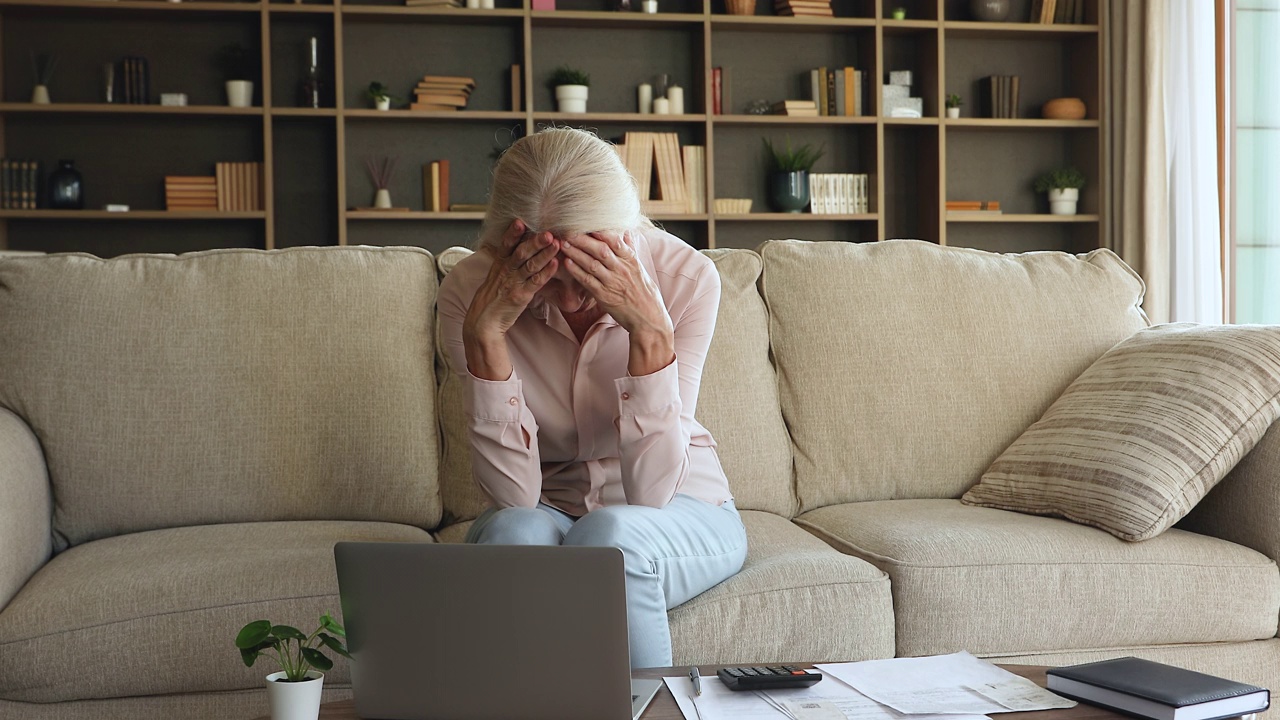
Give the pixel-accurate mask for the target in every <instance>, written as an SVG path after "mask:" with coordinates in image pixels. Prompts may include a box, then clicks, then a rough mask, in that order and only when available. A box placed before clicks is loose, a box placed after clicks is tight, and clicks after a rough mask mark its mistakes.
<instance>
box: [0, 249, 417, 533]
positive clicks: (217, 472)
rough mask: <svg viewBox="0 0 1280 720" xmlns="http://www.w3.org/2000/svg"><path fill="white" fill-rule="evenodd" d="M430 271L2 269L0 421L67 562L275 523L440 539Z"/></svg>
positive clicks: (350, 257)
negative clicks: (8, 422) (143, 534)
mask: <svg viewBox="0 0 1280 720" xmlns="http://www.w3.org/2000/svg"><path fill="white" fill-rule="evenodd" d="M435 296H436V277H435V271H434V263H433V261H432V258H431V255H430V254H428V253H426V252H425V251H422V250H418V249H415V248H349V247H333V248H294V249H289V250H279V251H271V252H264V251H257V250H215V251H209V252H200V253H192V254H189V255H181V256H173V255H131V256H123V257H119V258H115V259H112V260H101V259H98V258H94V257H92V256H89V255H82V254H67V255H49V256H46V257H35V258H13V259H8V260H5V261H4V262H3V263H0V367H2V368H4V372H3V373H0V406H3V407H6V408H8V409H10V410H12V411H13V412H15V413H17V414H18V415H19V416H21V417H22V418H23V419H24V420H25V421H26V422H27V423H28V424H29V425H30V426H31V428H32V429H33V430H34V431H35V433H36V435H37V436H38V437H39V438H40V441H41V444H42V446H43V448H44V452H45V457H46V459H47V461H48V465H49V476H50V480H51V482H52V484H53V492H54V496H55V497H56V498H57V507H56V511H55V515H54V530H55V532H56V533H57V534H58V539H59V546H60V547H65V546H66V545H68V544H72V545H74V544H77V543H82V542H86V541H88V540H92V539H95V538H101V537H106V536H110V535H117V534H122V533H127V532H136V531H140V530H150V529H157V528H164V527H177V526H185V525H200V524H212V523H221V522H249V521H266V520H372V521H386V522H399V523H406V524H412V525H418V526H421V527H434V526H435V525H436V524H437V523H438V522H439V516H440V501H439V490H438V486H437V484H436V470H437V459H436V445H437V439H436V421H435V408H434V402H433V398H434V395H435V383H434V378H433V376H432V367H431V353H432V348H431V342H432V340H431V337H432V336H431V331H432V317H433V316H432V313H431V307H432V305H433V304H434V302H435Z"/></svg>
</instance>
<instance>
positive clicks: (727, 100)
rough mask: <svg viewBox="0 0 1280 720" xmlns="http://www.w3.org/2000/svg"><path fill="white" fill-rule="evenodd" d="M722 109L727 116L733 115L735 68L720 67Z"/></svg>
mask: <svg viewBox="0 0 1280 720" xmlns="http://www.w3.org/2000/svg"><path fill="white" fill-rule="evenodd" d="M720 109H721V110H723V111H724V114H725V115H732V114H733V68H731V67H729V66H728V65H722V66H721V67H720Z"/></svg>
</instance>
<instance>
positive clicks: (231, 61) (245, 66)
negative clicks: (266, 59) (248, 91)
mask: <svg viewBox="0 0 1280 720" xmlns="http://www.w3.org/2000/svg"><path fill="white" fill-rule="evenodd" d="M215 62H216V64H217V66H218V69H220V70H221V71H222V75H223V76H224V77H225V78H226V79H227V80H253V78H254V77H255V76H257V74H258V58H257V57H256V56H255V55H254V54H253V53H251V52H249V48H247V47H245V46H244V45H241V44H240V43H230V44H228V45H223V46H222V49H221V50H219V51H218V56H217V58H216V59H215Z"/></svg>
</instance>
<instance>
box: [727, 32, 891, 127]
mask: <svg viewBox="0 0 1280 720" xmlns="http://www.w3.org/2000/svg"><path fill="white" fill-rule="evenodd" d="M875 47H876V33H875V30H874V28H862V29H855V30H853V31H846V32H839V33H828V34H822V35H814V36H812V37H806V38H805V39H804V42H802V43H801V42H791V43H785V42H765V43H761V42H760V38H759V37H758V36H756V35H755V34H753V33H752V32H751V31H750V28H747V27H745V26H737V27H733V28H725V29H724V30H722V31H719V32H714V33H712V36H711V64H712V65H713V66H723V67H724V68H726V69H727V70H728V71H729V78H728V79H727V80H726V81H725V90H724V93H725V95H726V96H727V97H729V98H730V101H729V103H728V104H727V105H726V107H725V110H726V111H728V112H726V113H725V114H724V115H719V116H716V118H715V119H716V120H719V119H721V118H734V117H754V118H761V120H759V122H758V123H749V124H775V123H776V124H780V125H809V124H814V125H824V124H839V123H850V124H858V123H865V122H869V120H868V118H870V117H872V115H873V113H874V111H875V107H876V101H875V95H876V92H875V90H874V88H875V87H878V85H879V83H878V81H877V80H876V72H875V67H876V52H875ZM821 67H826V68H843V67H853V68H856V69H857V70H858V71H859V72H866V75H865V84H866V85H867V86H868V87H865V88H864V94H863V109H864V111H865V112H867V113H868V114H867V115H862V116H855V117H841V116H817V117H794V116H788V115H776V116H766V115H759V116H746V115H743V114H742V110H743V109H744V108H745V107H746V106H747V104H748V103H749V102H751V101H753V100H765V101H768V102H769V103H770V104H772V103H776V102H778V101H780V100H784V99H786V100H797V99H803V100H809V99H812V89H811V86H810V80H809V77H810V72H811V71H812V70H814V69H815V68H821ZM766 117H768V118H779V119H778V120H764V119H763V118H766ZM797 121H798V122H797ZM729 122H730V123H735V122H737V123H744V122H745V121H741V120H730V121H729Z"/></svg>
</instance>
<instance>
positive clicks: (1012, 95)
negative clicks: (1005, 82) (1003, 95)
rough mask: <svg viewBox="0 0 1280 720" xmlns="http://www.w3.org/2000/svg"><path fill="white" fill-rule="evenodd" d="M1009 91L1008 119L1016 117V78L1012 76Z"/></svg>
mask: <svg viewBox="0 0 1280 720" xmlns="http://www.w3.org/2000/svg"><path fill="white" fill-rule="evenodd" d="M1009 83H1010V90H1009V117H1011V118H1016V117H1018V84H1019V83H1018V76H1017V75H1014V76H1013V77H1012V78H1011V79H1010V80H1009Z"/></svg>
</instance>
